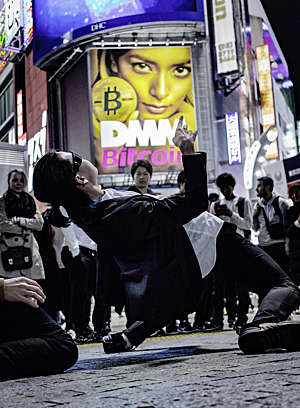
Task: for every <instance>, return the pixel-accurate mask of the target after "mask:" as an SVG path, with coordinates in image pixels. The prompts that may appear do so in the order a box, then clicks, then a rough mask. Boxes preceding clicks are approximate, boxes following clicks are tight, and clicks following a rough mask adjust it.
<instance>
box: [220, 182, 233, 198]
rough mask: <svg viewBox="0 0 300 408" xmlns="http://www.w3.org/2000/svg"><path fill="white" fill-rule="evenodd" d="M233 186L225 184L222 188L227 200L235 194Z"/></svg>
mask: <svg viewBox="0 0 300 408" xmlns="http://www.w3.org/2000/svg"><path fill="white" fill-rule="evenodd" d="M233 189H234V187H233V186H230V185H227V186H223V187H221V188H220V191H221V193H222V194H223V196H224V197H225V198H226V200H229V199H230V198H231V196H232V194H233Z"/></svg>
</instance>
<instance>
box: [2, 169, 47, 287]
mask: <svg viewBox="0 0 300 408" xmlns="http://www.w3.org/2000/svg"><path fill="white" fill-rule="evenodd" d="M7 183H8V189H7V191H6V192H5V193H4V194H3V196H2V197H0V252H1V259H0V277H3V278H14V277H18V276H26V277H27V278H30V279H34V280H36V281H39V282H41V280H44V279H45V273H44V268H43V262H42V259H41V256H40V253H39V247H38V244H37V241H36V239H35V237H34V234H33V233H34V231H40V230H41V229H42V228H43V223H44V221H43V217H42V215H41V213H40V212H39V211H38V210H37V208H36V204H35V201H34V199H33V198H32V197H31V195H30V194H28V193H27V192H26V191H25V189H26V185H27V177H26V175H25V173H24V172H23V171H22V170H18V169H14V170H12V171H10V172H9V173H8V175H7ZM16 251H18V252H16Z"/></svg>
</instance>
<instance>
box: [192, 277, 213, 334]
mask: <svg viewBox="0 0 300 408" xmlns="http://www.w3.org/2000/svg"><path fill="white" fill-rule="evenodd" d="M212 293H213V275H212V273H210V274H209V275H208V276H206V277H205V278H204V279H203V286H202V288H200V293H199V303H198V304H197V307H196V313H195V319H194V324H193V328H194V329H195V330H197V329H200V330H202V329H203V328H205V323H206V322H208V321H210V320H211V318H212Z"/></svg>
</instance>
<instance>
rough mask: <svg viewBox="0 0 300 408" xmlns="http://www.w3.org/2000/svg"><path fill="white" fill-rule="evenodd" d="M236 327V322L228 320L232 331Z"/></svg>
mask: <svg viewBox="0 0 300 408" xmlns="http://www.w3.org/2000/svg"><path fill="white" fill-rule="evenodd" d="M234 325H235V322H234V320H228V327H229V328H230V329H232V328H233V327H234Z"/></svg>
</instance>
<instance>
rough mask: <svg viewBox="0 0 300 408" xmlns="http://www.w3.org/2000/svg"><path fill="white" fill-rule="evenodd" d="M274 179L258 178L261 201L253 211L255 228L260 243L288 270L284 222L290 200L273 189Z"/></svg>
mask: <svg viewBox="0 0 300 408" xmlns="http://www.w3.org/2000/svg"><path fill="white" fill-rule="evenodd" d="M273 187H274V181H273V179H272V178H271V177H267V176H265V177H261V178H259V179H257V186H256V192H257V196H258V197H259V201H258V203H257V204H256V206H255V209H254V213H253V229H254V231H258V232H259V235H258V245H259V246H260V247H261V248H262V249H263V250H264V251H265V252H266V253H267V254H268V255H270V256H271V258H273V259H274V261H275V262H277V263H278V264H279V265H280V266H281V268H282V269H283V270H284V271H285V272H288V264H289V260H288V256H287V253H286V249H285V231H284V223H285V217H286V213H287V210H288V209H289V207H290V204H289V202H288V200H286V199H284V198H283V197H280V196H279V195H278V194H276V193H275V192H274V191H273Z"/></svg>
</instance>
